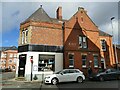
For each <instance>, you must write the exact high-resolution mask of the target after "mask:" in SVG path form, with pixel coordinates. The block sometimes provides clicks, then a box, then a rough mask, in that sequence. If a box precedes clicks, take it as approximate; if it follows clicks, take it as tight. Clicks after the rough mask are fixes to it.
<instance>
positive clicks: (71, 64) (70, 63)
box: [69, 54, 74, 68]
mask: <svg viewBox="0 0 120 90" xmlns="http://www.w3.org/2000/svg"><path fill="white" fill-rule="evenodd" d="M69 67H70V68H73V67H74V54H69Z"/></svg>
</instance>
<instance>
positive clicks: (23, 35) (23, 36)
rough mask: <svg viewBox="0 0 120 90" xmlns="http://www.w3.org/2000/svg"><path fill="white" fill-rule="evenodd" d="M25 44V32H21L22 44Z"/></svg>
mask: <svg viewBox="0 0 120 90" xmlns="http://www.w3.org/2000/svg"><path fill="white" fill-rule="evenodd" d="M24 42H25V31H22V44H24Z"/></svg>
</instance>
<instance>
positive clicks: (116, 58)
mask: <svg viewBox="0 0 120 90" xmlns="http://www.w3.org/2000/svg"><path fill="white" fill-rule="evenodd" d="M113 19H115V17H111V25H112V35H113V42H114V41H115V40H114V33H113V22H112V20H113ZM113 45H114V49H115V60H116V66H117V69H118V57H117V50H116V44H115V43H114V44H113Z"/></svg>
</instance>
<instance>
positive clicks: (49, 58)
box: [38, 54, 55, 71]
mask: <svg viewBox="0 0 120 90" xmlns="http://www.w3.org/2000/svg"><path fill="white" fill-rule="evenodd" d="M38 71H55V55H42V54H40V55H39V61H38Z"/></svg>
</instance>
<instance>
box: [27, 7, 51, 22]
mask: <svg viewBox="0 0 120 90" xmlns="http://www.w3.org/2000/svg"><path fill="white" fill-rule="evenodd" d="M29 20H32V21H47V22H51V19H50V17H49V16H48V14H47V13H46V12H45V11H44V9H43V8H42V7H40V8H39V9H38V10H37V11H35V12H34V13H33V14H32V15H31V16H30V17H28V18H27V19H26V20H25V21H29Z"/></svg>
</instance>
